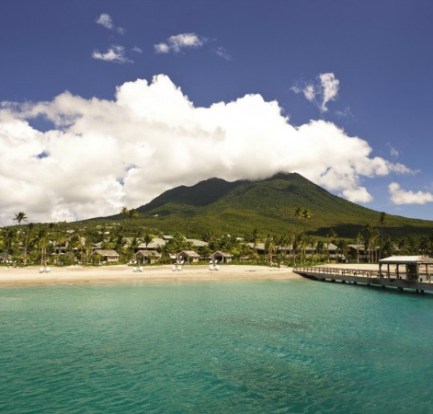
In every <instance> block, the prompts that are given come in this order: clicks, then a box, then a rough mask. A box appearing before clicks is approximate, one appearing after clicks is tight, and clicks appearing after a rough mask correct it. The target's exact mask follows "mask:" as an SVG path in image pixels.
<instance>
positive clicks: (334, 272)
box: [293, 266, 433, 283]
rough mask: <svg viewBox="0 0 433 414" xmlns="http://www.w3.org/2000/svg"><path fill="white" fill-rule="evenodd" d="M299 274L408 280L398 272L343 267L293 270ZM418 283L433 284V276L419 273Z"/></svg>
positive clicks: (307, 267) (315, 267)
mask: <svg viewBox="0 0 433 414" xmlns="http://www.w3.org/2000/svg"><path fill="white" fill-rule="evenodd" d="M293 271H294V272H297V273H306V274H316V275H324V276H325V275H329V276H337V277H338V276H341V277H344V276H349V277H350V276H355V277H362V278H383V279H392V280H407V276H406V274H405V273H396V272H389V273H387V272H382V273H380V272H379V271H378V270H367V269H347V268H341V267H320V266H305V267H295V268H294V269H293ZM418 281H419V282H422V283H433V274H428V273H425V272H419V274H418Z"/></svg>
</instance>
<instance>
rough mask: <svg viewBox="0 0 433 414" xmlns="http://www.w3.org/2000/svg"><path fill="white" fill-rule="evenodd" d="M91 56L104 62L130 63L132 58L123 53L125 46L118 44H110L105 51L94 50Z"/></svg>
mask: <svg viewBox="0 0 433 414" xmlns="http://www.w3.org/2000/svg"><path fill="white" fill-rule="evenodd" d="M92 58H93V59H96V60H103V61H105V62H114V63H132V60H131V59H128V58H127V57H126V55H125V48H124V47H123V46H120V45H112V46H111V47H110V48H109V49H108V50H107V51H106V52H105V53H103V52H99V51H98V50H94V51H93V53H92Z"/></svg>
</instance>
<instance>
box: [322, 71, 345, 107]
mask: <svg viewBox="0 0 433 414" xmlns="http://www.w3.org/2000/svg"><path fill="white" fill-rule="evenodd" d="M319 78H320V84H321V86H322V103H321V105H320V108H321V111H322V112H326V111H327V110H328V108H327V107H326V104H327V103H328V102H329V101H333V100H335V99H336V98H337V95H338V90H339V89H340V81H339V80H338V79H337V78H336V77H335V75H334V74H333V73H321V74H320V75H319Z"/></svg>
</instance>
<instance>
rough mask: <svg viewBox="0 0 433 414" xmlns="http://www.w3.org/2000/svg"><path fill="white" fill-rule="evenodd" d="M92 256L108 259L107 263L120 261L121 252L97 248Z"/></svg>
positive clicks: (99, 259)
mask: <svg viewBox="0 0 433 414" xmlns="http://www.w3.org/2000/svg"><path fill="white" fill-rule="evenodd" d="M91 256H93V257H96V258H97V259H98V261H101V260H102V261H106V262H107V263H114V262H118V261H119V257H120V255H119V253H117V252H116V251H115V250H103V249H97V250H95V251H94V252H93V253H92V254H91Z"/></svg>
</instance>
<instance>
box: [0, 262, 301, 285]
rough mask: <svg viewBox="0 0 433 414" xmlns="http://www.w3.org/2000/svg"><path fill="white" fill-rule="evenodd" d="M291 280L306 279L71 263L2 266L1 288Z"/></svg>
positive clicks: (279, 273)
mask: <svg viewBox="0 0 433 414" xmlns="http://www.w3.org/2000/svg"><path fill="white" fill-rule="evenodd" d="M288 279H302V278H301V277H300V276H299V275H297V274H295V273H293V272H292V268H289V267H281V268H278V267H266V266H250V265H220V266H219V270H218V271H216V270H213V271H211V270H209V267H208V266H206V265H184V266H182V270H181V271H178V270H176V271H173V270H172V266H171V265H161V266H144V267H142V271H141V272H137V271H134V268H133V267H130V266H127V265H114V266H100V267H98V266H86V267H84V266H68V267H51V268H50V271H49V273H40V267H37V266H32V267H25V268H13V267H10V268H7V267H0V287H18V286H38V285H59V284H60V285H70V284H110V283H111V284H113V283H136V282H137V283H146V282H153V283H155V282H156V283H159V282H169V283H175V282H188V281H194V282H197V281H228V280H237V281H238V280H288Z"/></svg>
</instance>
